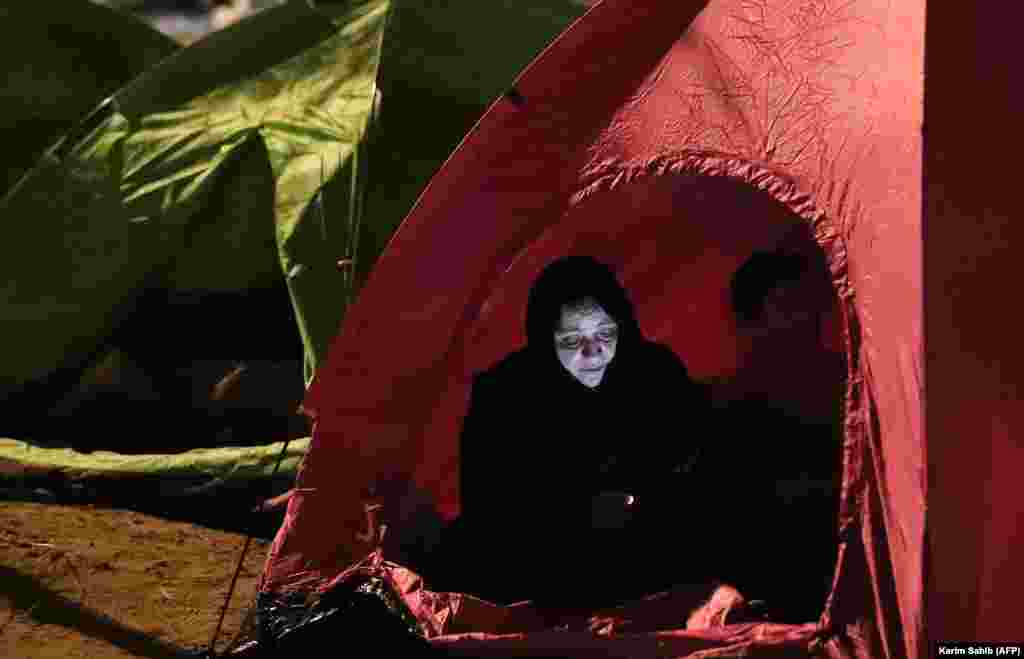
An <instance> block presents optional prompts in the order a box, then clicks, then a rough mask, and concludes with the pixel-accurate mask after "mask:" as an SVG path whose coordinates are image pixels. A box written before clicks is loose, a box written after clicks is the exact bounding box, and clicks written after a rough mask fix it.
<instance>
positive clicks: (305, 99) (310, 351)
mask: <svg viewBox="0 0 1024 659" xmlns="http://www.w3.org/2000/svg"><path fill="white" fill-rule="evenodd" d="M393 4H394V7H391V8H389V3H388V2H385V0H350V1H349V2H318V3H310V2H307V1H306V0H293V2H290V3H288V4H286V5H283V6H281V7H277V8H273V9H269V10H267V11H264V12H262V13H260V14H257V15H255V16H252V17H250V18H248V19H245V20H243V21H242V22H240V23H239V24H237V25H235V26H232V27H231V28H229V29H227V30H224V31H223V32H219V33H216V34H213V35H211V36H210V37H208V38H206V39H204V40H202V41H200V42H198V43H196V44H194V45H193V46H190V47H189V48H187V49H184V50H182V51H181V52H179V53H178V54H177V55H175V56H174V57H171V58H169V59H167V60H165V61H164V62H163V63H161V64H160V65H159V66H157V67H156V68H154V69H152V70H150V71H149V72H148V73H146V74H145V75H143V76H141V77H139V78H138V79H136V80H135V81H134V82H132V83H131V84H130V85H128V86H127V87H124V88H122V89H121V90H120V91H119V92H117V93H116V94H114V95H113V97H112V98H111V99H109V101H108V102H106V103H105V104H103V105H102V106H100V107H99V108H98V109H96V110H95V111H94V112H93V113H92V115H90V117H89V118H88V119H87V120H85V121H83V122H82V123H81V124H80V125H79V126H78V127H77V129H76V130H75V131H73V132H72V133H70V134H69V135H68V136H67V137H66V138H65V139H64V140H63V141H61V142H60V143H59V144H57V145H56V146H55V147H54V148H52V149H51V150H50V151H49V152H48V154H47V156H46V157H45V158H44V159H43V160H42V161H40V163H39V164H38V165H37V167H36V168H35V169H34V171H33V172H32V174H31V175H30V176H29V177H27V178H26V179H25V180H23V181H22V183H21V184H20V185H19V186H18V187H17V188H15V189H13V190H12V191H11V192H10V193H9V194H8V195H7V197H6V198H5V199H3V200H2V201H0V217H3V220H4V222H5V229H6V232H7V240H6V241H5V244H7V245H9V246H11V247H15V248H14V249H8V255H7V257H8V258H6V259H5V260H4V261H3V264H2V265H0V270H2V271H3V272H2V273H0V281H2V282H5V283H4V284H0V309H2V310H3V311H2V313H3V314H4V318H5V321H6V322H5V330H6V331H5V337H4V338H5V341H4V342H3V343H2V344H0V351H2V355H0V357H2V359H3V361H4V363H5V365H6V368H5V369H4V375H5V376H6V377H7V378H8V381H7V382H3V383H0V392H2V391H3V389H4V388H5V387H6V388H7V390H8V391H12V390H15V389H17V388H19V387H21V386H22V385H24V384H25V383H29V382H32V381H38V380H42V379H45V378H46V377H47V376H50V375H51V374H53V373H54V372H55V371H57V370H58V369H60V368H62V367H67V366H68V365H74V364H77V363H81V361H82V360H83V359H84V358H85V356H88V355H90V354H92V353H93V352H94V351H95V350H96V346H97V345H99V344H101V343H102V341H103V339H104V337H106V336H108V335H109V333H110V332H111V331H112V328H113V327H115V326H116V325H117V324H118V323H119V322H120V321H121V319H122V318H123V316H124V314H126V313H129V311H130V309H131V300H132V299H133V298H134V297H135V296H136V295H137V294H138V292H139V291H141V290H145V289H151V288H161V287H162V288H166V289H169V290H178V291H197V290H199V291H238V290H246V289H251V288H257V287H261V286H267V285H270V284H272V283H273V282H275V281H280V280H281V278H282V274H283V276H284V278H285V279H286V280H287V285H288V288H289V292H290V294H291V297H292V302H293V306H294V311H295V314H296V318H297V319H298V323H299V326H300V329H301V334H302V337H303V342H304V344H305V353H306V362H307V377H308V376H309V375H310V374H311V372H312V370H313V369H315V367H316V366H317V364H319V363H320V362H321V360H322V359H323V355H324V352H325V351H326V348H327V346H328V344H329V343H330V341H331V340H332V339H333V337H334V335H335V334H336V332H337V328H338V325H339V323H340V320H341V317H342V315H343V313H344V309H345V302H346V299H347V298H348V297H349V296H350V295H352V294H353V293H354V291H355V290H356V289H357V287H358V283H359V281H360V280H361V279H362V278H364V277H365V275H366V274H367V273H368V271H369V269H370V268H371V267H372V262H373V259H374V257H375V256H376V255H377V254H378V253H379V252H380V250H381V249H382V248H383V246H384V244H385V243H386V241H387V240H388V239H389V238H390V236H391V234H392V232H393V231H394V229H395V228H396V227H397V225H398V224H399V223H400V221H401V220H402V218H403V217H404V215H405V214H406V212H407V211H408V210H409V208H410V207H411V206H412V204H413V202H414V201H415V199H416V197H417V196H418V194H419V192H420V191H421V190H422V188H423V186H424V185H425V184H426V182H427V180H428V179H429V177H430V176H431V175H432V174H433V172H434V171H435V170H436V169H437V168H438V167H439V166H440V164H441V163H442V162H443V161H444V160H445V159H446V158H447V156H448V154H449V153H450V152H451V151H452V150H453V149H454V147H455V146H456V145H457V144H458V142H459V140H460V139H461V138H462V136H463V135H464V134H465V133H466V132H467V131H468V130H469V129H470V128H471V127H472V125H473V123H474V122H475V121H476V120H477V118H478V117H479V116H480V115H481V114H482V113H483V111H484V110H485V109H486V107H487V105H488V104H489V103H490V101H492V100H493V99H494V98H496V97H497V96H499V95H500V94H502V93H503V92H505V91H506V89H507V87H508V86H509V85H510V84H511V81H512V80H513V79H514V77H515V76H516V74H517V73H518V72H519V71H520V70H521V69H522V68H523V67H524V66H525V65H526V64H527V63H528V62H529V61H530V60H531V59H532V58H533V57H534V56H535V55H536V54H537V53H538V52H539V51H540V50H541V49H542V48H543V47H544V46H545V45H546V44H547V43H549V42H550V41H551V40H552V39H553V38H554V37H555V36H557V34H559V33H560V32H561V31H562V30H563V29H564V28H565V27H566V26H567V25H568V24H569V23H570V22H571V21H572V20H573V19H575V18H576V17H577V16H578V15H579V14H580V13H582V11H583V7H582V6H581V5H580V4H577V3H575V2H568V1H563V2H561V3H555V2H541V1H540V0H518V1H512V0H489V1H488V2H480V1H479V0H477V1H469V0H459V1H457V2H446V3H427V4H424V3H416V2H395V3H393ZM386 23H387V29H388V32H387V35H386V37H384V30H385V24H386ZM494 26H500V27H501V29H498V30H496V29H493V28H494ZM382 38H383V42H384V46H383V53H381V49H380V44H381V41H382ZM381 60H382V62H381ZM378 64H380V76H379V84H375V82H376V81H377V80H378V75H377V73H378V71H377V69H378ZM378 93H379V94H380V95H379V96H378V98H381V97H382V104H381V105H380V107H381V112H380V114H379V117H378V119H379V120H378V121H377V122H375V123H374V124H373V129H372V130H370V131H367V128H368V126H369V125H370V121H369V116H370V114H371V113H372V109H373V108H374V107H375V104H374V102H373V100H374V97H375V95H376V94H378ZM368 172H370V173H369V174H368ZM367 182H368V183H367ZM29 217H31V218H32V221H31V222H29V221H23V220H22V219H21V218H29ZM361 219H362V221H360V220H361ZM360 226H363V227H364V229H365V230H364V231H362V232H360V231H359V227H360ZM339 262H341V265H340V266H339ZM353 264H354V267H353Z"/></svg>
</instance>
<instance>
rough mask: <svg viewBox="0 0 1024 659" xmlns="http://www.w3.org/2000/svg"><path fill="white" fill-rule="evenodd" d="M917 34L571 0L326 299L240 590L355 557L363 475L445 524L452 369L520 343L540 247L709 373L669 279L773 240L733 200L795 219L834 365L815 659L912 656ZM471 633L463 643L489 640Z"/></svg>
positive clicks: (906, 11) (777, 10) (802, 18)
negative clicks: (289, 437) (305, 418)
mask: <svg viewBox="0 0 1024 659" xmlns="http://www.w3.org/2000/svg"><path fill="white" fill-rule="evenodd" d="M923 26H924V3H923V2H922V1H920V0H906V1H903V2H899V3H892V2H884V1H881V0H877V1H876V0H853V1H851V2H842V3H840V2H830V1H825V2H800V3H791V2H783V1H782V0H763V1H760V2H755V3H750V2H739V1H738V0H737V1H733V0H712V1H711V2H706V3H704V2H671V1H668V0H630V1H625V0H606V1H605V2H603V3H600V4H598V5H596V6H595V7H594V8H592V9H591V10H590V12H589V13H588V14H587V15H586V16H585V17H584V18H583V19H582V20H581V21H579V22H578V23H576V24H575V25H574V26H573V27H572V28H571V29H569V30H568V31H567V32H566V33H565V34H563V35H562V37H561V38H560V39H559V40H558V41H557V42H556V43H555V44H554V45H552V46H551V47H550V48H549V49H548V50H547V51H545V53H544V54H543V55H542V56H541V57H540V58H538V59H537V60H536V61H535V62H534V63H533V64H532V65H531V66H530V67H529V68H528V69H527V70H526V71H525V72H524V73H523V75H522V76H521V77H520V78H519V80H518V81H517V83H516V85H515V88H514V90H513V92H512V93H509V94H508V95H506V96H505V97H504V98H503V99H501V100H500V101H499V102H497V103H495V105H494V106H493V107H492V108H491V109H490V111H489V112H488V114H487V115H486V116H485V118H484V119H483V120H482V121H481V123H480V124H479V125H478V126H477V127H476V129H475V130H474V131H473V132H471V133H470V134H469V135H468V136H467V137H466V139H465V140H464V141H463V143H462V144H461V146H460V148H459V149H458V151H457V152H456V153H455V154H454V155H453V156H452V158H451V159H450V160H449V161H448V162H447V164H446V166H445V167H444V168H443V169H442V170H441V171H440V172H439V173H438V174H437V175H436V176H435V177H434V178H433V179H432V181H431V183H430V185H429V186H428V187H427V189H426V190H425V191H424V193H423V195H422V197H421V198H420V200H419V202H418V203H417V205H416V206H415V208H414V209H413V211H412V212H411V213H410V215H409V217H408V218H407V219H406V221H405V222H404V223H403V225H402V227H401V228H400V229H399V231H398V232H397V234H396V235H395V237H394V238H393V239H392V241H391V243H390V244H389V246H388V248H387V250H386V251H385V253H384V254H383V255H382V257H381V258H380V260H379V261H378V263H377V265H376V267H375V270H374V272H373V273H372V275H371V277H370V279H369V281H368V282H367V284H366V287H365V288H364V289H363V291H362V293H361V296H360V298H359V300H358V302H357V303H356V305H355V306H353V307H352V308H351V309H350V311H349V314H348V315H347V317H346V319H345V322H344V325H343V327H342V331H341V333H340V334H339V336H338V338H337V340H336V341H335V343H334V345H333V347H332V351H331V353H330V361H329V363H328V364H327V365H326V366H325V367H324V368H323V369H321V371H320V372H319V374H318V377H317V378H316V380H315V381H314V382H313V384H312V386H311V388H310V391H309V393H308V396H307V400H306V407H307V409H309V410H310V412H311V413H312V414H314V415H315V419H316V426H315V430H314V437H313V442H312V445H311V449H310V453H309V454H308V457H307V460H306V461H305V463H304V466H303V470H302V473H301V474H300V476H299V479H298V488H297V490H296V493H295V495H294V496H293V497H292V499H291V501H290V504H289V510H288V517H287V519H286V522H285V524H284V525H283V526H282V529H281V531H280V532H279V534H278V537H277V538H276V540H275V543H274V545H273V547H272V549H271V553H270V556H269V557H268V562H267V566H266V570H265V575H264V582H263V589H264V590H275V589H287V588H289V587H296V586H298V585H299V584H305V585H306V586H308V585H309V584H311V583H318V582H319V583H322V582H323V581H324V580H328V579H330V578H331V577H332V576H333V575H334V574H337V572H338V571H339V570H342V569H344V568H345V567H346V566H347V565H350V564H351V563H352V562H354V561H357V560H359V559H360V558H361V557H362V556H365V555H366V553H367V552H368V551H369V550H370V549H371V548H372V547H371V546H370V545H369V544H368V543H369V542H370V540H367V539H365V538H368V536H367V535H366V534H365V533H364V529H365V526H366V514H365V511H364V509H363V506H364V505H365V504H366V502H367V501H369V500H372V499H373V496H374V495H375V493H376V492H377V491H378V490H377V488H375V484H376V483H377V482H380V481H383V480H388V479H391V480H394V479H396V478H399V479H400V478H403V477H404V478H409V479H411V480H413V481H414V482H415V483H416V486H418V487H419V488H422V489H423V490H424V491H426V492H428V493H430V494H431V495H432V496H433V497H434V499H435V500H436V502H437V503H438V506H439V507H440V508H441V509H442V510H443V511H444V512H445V513H446V514H448V515H449V516H451V515H454V514H457V512H458V505H459V502H458V496H459V494H458V491H457V473H458V467H457V465H458V456H457V451H456V444H457V440H456V437H457V433H456V430H457V427H458V423H459V419H460V415H461V414H462V413H463V412H464V408H465V403H466V394H467V386H468V374H469V373H472V372H474V371H478V370H480V369H481V368H484V367H486V366H488V365H490V364H491V363H494V362H495V361H496V360H497V359H499V358H500V357H501V356H502V354H503V353H505V352H508V351H509V350H510V349H511V348H514V347H516V344H517V343H518V342H521V340H522V337H521V336H519V335H518V333H519V332H520V331H521V330H517V329H510V328H517V327H519V326H520V324H518V323H516V322H508V321H510V320H513V321H514V320H515V319H517V318H518V317H519V316H518V314H519V313H520V312H521V308H522V301H523V300H524V299H525V297H524V291H525V290H526V285H527V283H528V282H529V281H530V280H531V279H532V278H533V276H534V275H535V274H536V272H538V271H539V269H540V268H541V267H543V265H544V264H545V263H547V262H548V261H550V260H551V259H552V258H553V257H555V256H558V255H561V254H563V253H566V252H570V253H571V252H586V253H591V254H593V255H595V256H598V257H604V258H605V260H607V261H610V262H611V263H613V264H614V265H615V266H616V267H617V268H618V269H619V274H620V277H621V278H622V279H623V281H624V283H625V284H626V286H627V287H628V288H629V289H630V290H631V291H635V296H636V299H637V303H638V308H639V314H640V317H641V322H642V324H644V325H645V326H651V327H656V328H657V329H656V331H655V338H657V339H660V340H663V341H665V342H666V343H668V344H669V345H671V346H673V347H674V348H675V349H676V350H677V352H679V353H680V354H681V355H682V356H683V357H684V360H687V361H688V362H689V361H690V356H691V355H694V354H698V353H706V354H708V355H717V356H718V357H717V358H708V360H707V362H706V363H704V364H702V365H701V368H696V367H695V368H694V369H693V370H694V371H695V372H700V371H702V370H703V371H704V372H705V373H707V372H708V371H713V370H714V368H715V364H716V362H717V363H719V364H723V363H726V362H727V361H728V356H729V354H730V349H729V346H728V341H729V340H730V338H731V337H732V336H734V333H732V334H730V333H729V332H721V333H720V336H721V337H722V338H720V339H718V340H716V339H715V333H714V332H712V331H710V330H707V331H702V330H701V324H700V323H692V322H688V321H691V320H692V319H693V318H692V317H690V316H688V315H687V314H686V313H684V312H683V311H682V310H683V309H687V304H686V303H687V302H688V300H686V299H685V297H684V296H682V295H674V294H673V289H674V286H675V285H677V284H679V285H682V290H683V291H684V292H692V291H693V288H694V286H693V285H692V282H693V278H694V277H695V275H696V274H697V273H700V274H703V275H705V278H704V281H703V282H702V284H703V286H701V288H703V289H707V288H712V286H711V283H713V282H714V281H716V275H717V277H718V279H720V280H724V279H726V277H725V276H724V275H725V273H728V272H731V268H733V267H735V266H738V265H739V264H740V263H741V262H742V259H743V258H744V256H745V255H749V254H750V253H752V252H753V251H756V249H758V248H759V247H762V246H764V245H765V244H768V245H772V244H774V243H775V242H776V241H777V240H778V239H779V235H778V233H783V231H782V229H780V228H779V227H780V226H781V225H782V224H784V221H783V220H781V219H777V220H776V221H771V220H772V217H771V216H772V215H773V213H772V212H766V211H765V207H764V206H763V205H761V206H758V205H757V204H756V202H755V201H750V200H745V197H744V192H743V191H744V190H745V191H747V196H748V197H749V196H753V197H761V198H763V197H767V198H769V199H770V200H773V203H774V204H775V206H774V207H775V208H776V209H777V211H779V212H781V214H782V215H783V216H786V217H789V218H797V219H793V220H791V221H790V223H791V224H792V223H793V222H797V223H800V222H802V223H803V224H804V226H807V227H809V229H808V231H811V232H813V237H814V239H815V240H816V242H817V243H818V244H819V245H820V247H821V249H822V250H823V252H824V253H825V255H826V258H827V261H828V264H829V266H830V268H831V272H832V277H833V283H834V286H835V289H836V291H837V294H838V297H839V299H840V309H839V311H840V312H841V318H842V326H843V328H844V337H845V346H846V351H847V355H846V357H847V364H848V369H849V377H848V384H847V386H848V390H847V395H846V402H845V439H844V448H843V485H842V502H841V508H840V511H839V522H840V542H839V552H838V562H837V568H836V576H835V580H834V588H833V592H832V594H831V596H830V597H829V599H828V601H827V602H826V603H823V612H822V616H821V618H820V620H819V621H817V628H818V630H819V632H820V633H821V634H823V635H824V637H825V638H827V639H828V640H827V641H826V642H825V644H824V648H825V652H826V653H827V654H830V655H833V656H882V657H896V656H906V655H910V656H916V655H917V654H919V651H920V648H921V647H922V644H923V643H924V637H923V634H924V627H923V620H922V611H923V599H924V587H923V584H924V581H923V576H924V575H923V570H924V560H925V557H924V533H925V509H926V506H925V502H926V488H927V480H926V478H925V472H924V469H925V462H924V434H923V433H924V428H923V425H922V409H921V405H922V396H923V392H922V385H921V382H922V357H923V355H922V328H921V323H922V320H921V319H922V313H923V312H922V308H921V299H920V292H921V289H922V281H921V241H922V233H921V220H920V217H921V216H920V208H921V191H920V180H921V165H920V161H921V136H920V132H919V128H920V125H921V119H922V115H921V110H922V96H923V90H924V84H923V61H924V60H923V38H924V27H923ZM638 35H642V38H638ZM626 39H628V40H629V48H625V47H623V44H624V43H625V41H624V40H626ZM730 189H731V190H732V192H730ZM730 204H731V205H730ZM769 206H771V204H769ZM751 211H756V212H755V213H753V216H752V213H751ZM759 214H760V215H763V216H762V217H757V215H759ZM730 223H731V227H732V230H731V231H730V232H729V234H730V235H728V236H725V237H722V236H721V235H717V236H716V234H715V228H716V227H722V226H728V225H730ZM609 227H620V228H621V230H620V231H618V232H614V233H608V231H607V229H608V228H609ZM769 227H774V230H775V231H777V232H778V233H776V234H774V235H773V233H772V230H771V229H770V228H769ZM645 230H647V233H644V231H645ZM720 233H721V231H719V234H720ZM726 239H728V240H726ZM733 239H735V240H733ZM692 244H696V245H698V246H699V247H700V249H699V250H697V253H693V252H692V251H691V252H690V253H687V252H686V251H685V248H686V246H687V245H691V246H692ZM680 245H682V247H680ZM673 248H674V249H673ZM691 249H692V247H691ZM703 257H707V258H706V259H705V260H704V262H701V259H702V258H703ZM694 263H696V264H699V267H690V266H693V264H694ZM688 282H690V283H691V286H690V287H689V288H687V287H686V286H685V284H686V283H688ZM722 288H723V289H724V288H725V286H724V285H723V287H722ZM708 295H712V296H713V295H714V294H713V293H709V294H708ZM696 307H697V308H698V309H699V307H700V305H699V304H697V305H696ZM710 308H711V309H712V310H715V309H716V307H714V305H711V306H710ZM721 308H722V307H721V306H719V307H718V309H719V310H720V309H721ZM691 328H692V333H689V332H688V330H690V329H691ZM732 352H733V353H735V350H733V351H732ZM696 361H700V360H699V359H697V360H696ZM784 386H785V384H783V383H780V387H784ZM370 537H371V538H372V534H370ZM360 538H364V539H363V540H360ZM495 569H500V566H495ZM805 622H806V621H805ZM792 630H794V628H793V627H787V626H785V625H783V626H781V627H780V628H778V629H777V630H775V631H774V632H773V633H770V634H769V633H762V634H760V635H758V634H753V633H748V634H746V635H744V633H743V632H742V631H737V633H738V634H740V637H741V638H742V640H741V641H737V642H738V643H739V644H740V645H739V646H737V645H734V646H733V647H731V648H730V649H726V647H727V645H728V644H726V643H725V642H724V641H722V640H721V639H720V642H716V643H715V647H716V648H717V649H716V650H715V651H714V652H722V653H725V654H729V653H730V652H731V653H736V652H740V651H744V652H746V651H751V652H753V651H754V650H755V649H761V650H766V649H767V648H769V647H770V646H771V645H772V643H773V642H774V641H775V640H777V639H779V638H781V637H784V636H785V635H786V634H788V633H790V632H791V631H792ZM681 634H682V635H683V636H686V633H681ZM559 638H560V639H564V638H565V637H559ZM648 639H649V640H651V641H652V642H653V639H651V637H648ZM446 642H448V643H450V644H451V645H457V644H458V643H459V641H455V640H453V641H446ZM474 642H475V643H478V644H479V645H477V646H476V649H477V650H479V651H480V652H481V653H484V650H485V649H486V648H492V649H494V650H495V652H496V653H497V652H498V647H499V646H500V645H501V643H502V641H500V639H495V638H489V637H486V636H484V637H475V638H474ZM519 642H521V643H522V644H523V645H524V646H529V647H531V648H533V649H534V650H536V651H542V648H543V647H544V645H545V642H546V641H545V640H544V639H542V638H541V637H538V636H532V637H531V636H530V635H527V636H526V637H525V638H524V639H521V640H520V641H519ZM607 643H608V641H607V639H593V638H588V639H585V640H584V639H580V641H579V644H576V643H573V646H572V649H573V652H574V653H575V652H577V651H578V652H580V653H581V654H582V653H583V652H584V651H585V650H586V649H587V648H589V649H591V650H593V651H596V652H600V651H602V650H605V649H607V648H608V647H609V646H608V645H607ZM804 649H805V650H808V651H809V647H807V646H805V647H804ZM559 650H560V651H564V650H567V648H565V647H561V648H559ZM648 656H656V651H655V649H654V648H652V649H651V652H650V654H649V655H648Z"/></svg>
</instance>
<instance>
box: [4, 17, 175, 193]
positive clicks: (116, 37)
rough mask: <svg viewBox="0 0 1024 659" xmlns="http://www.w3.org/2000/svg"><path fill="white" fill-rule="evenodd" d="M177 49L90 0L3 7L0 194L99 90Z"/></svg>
mask: <svg viewBox="0 0 1024 659" xmlns="http://www.w3.org/2000/svg"><path fill="white" fill-rule="evenodd" d="M177 49H178V46H177V44H175V42H174V41H173V40H171V39H170V38H169V37H166V36H164V35H163V34H161V33H160V32H158V31H156V30H155V29H153V28H151V27H149V26H148V25H147V24H145V23H143V22H142V21H140V20H138V19H136V18H134V17H132V16H130V15H128V14H124V13H121V12H118V11H114V10H113V9H108V8H106V7H100V6H97V5H95V4H93V3H91V2H88V0H65V1H64V2H61V3H60V5H59V7H55V6H54V5H52V4H49V3H38V2H8V3H4V4H3V6H0V68H2V69H3V71H4V72H3V80H4V85H3V86H2V87H0V106H2V107H3V109H4V110H3V112H2V113H0V134H2V135H3V136H4V143H5V149H4V164H3V173H2V175H0V176H2V178H0V194H2V193H3V191H5V190H7V189H9V188H10V187H11V186H12V185H14V183H15V182H16V181H17V180H18V179H19V178H21V176H23V175H24V174H25V172H26V171H28V170H29V169H30V168H31V167H32V163H33V162H34V161H35V159H36V158H38V157H39V155H40V154H42V152H43V151H44V150H45V149H46V148H47V147H48V146H50V145H51V144H52V143H53V142H54V140H56V139H57V138H59V137H60V136H61V135H63V134H64V133H65V132H67V131H68V130H70V129H71V127H72V126H73V125H74V123H75V121H77V120H78V119H79V118H81V117H82V116H83V115H84V114H86V113H87V112H89V111H90V110H91V109H92V108H94V107H95V106H96V104H97V103H99V102H100V101H101V100H103V98H104V97H106V96H107V95H109V94H111V93H113V92H115V91H116V90H117V89H118V88H120V87H121V86H123V85H124V84H125V83H127V82H128V81H130V80H131V79H132V78H134V77H135V76H137V75H138V74H140V73H142V72H143V71H145V70H146V69H147V68H149V67H151V66H153V65H155V64H156V63H157V62H159V61H160V60H162V59H164V58H165V57H167V56H169V55H171V54H172V53H173V52H174V51H175V50H177ZM125 53H131V56H130V57H125Z"/></svg>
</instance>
